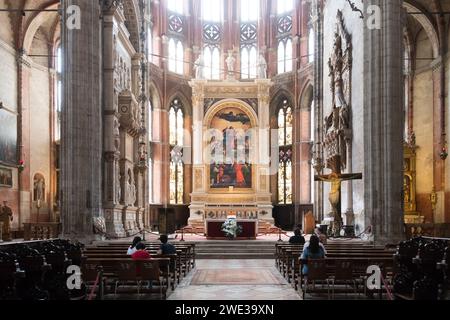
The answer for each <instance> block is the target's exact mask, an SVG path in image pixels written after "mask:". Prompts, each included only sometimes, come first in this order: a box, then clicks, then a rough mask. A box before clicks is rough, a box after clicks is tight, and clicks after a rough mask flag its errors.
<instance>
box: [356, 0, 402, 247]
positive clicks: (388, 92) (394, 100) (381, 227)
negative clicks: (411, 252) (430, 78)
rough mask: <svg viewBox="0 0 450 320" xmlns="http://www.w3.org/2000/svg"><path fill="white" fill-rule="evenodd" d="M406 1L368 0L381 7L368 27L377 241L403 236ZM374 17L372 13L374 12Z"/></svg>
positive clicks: (370, 169)
mask: <svg viewBox="0 0 450 320" xmlns="http://www.w3.org/2000/svg"><path fill="white" fill-rule="evenodd" d="M402 4H403V1H402V0H390V1H384V0H369V1H365V2H364V12H367V7H368V6H370V5H376V6H378V7H379V8H380V9H381V15H380V18H381V22H380V26H381V28H380V29H374V28H369V27H368V26H367V24H368V23H369V22H368V21H367V17H366V21H365V23H366V26H365V28H364V55H365V61H364V70H363V72H364V101H365V106H364V162H365V167H364V177H363V180H364V190H365V196H364V207H365V223H366V226H372V234H373V236H374V239H373V240H374V241H375V243H379V244H382V243H397V242H398V241H399V240H401V239H403V238H404V230H403V229H404V225H403V211H402V193H403V177H402V176H403V126H402V125H399V124H402V123H403V121H404V119H403V118H404V113H403V92H404V90H403V26H404V21H405V16H404V14H403V6H402ZM372 18H373V17H372Z"/></svg>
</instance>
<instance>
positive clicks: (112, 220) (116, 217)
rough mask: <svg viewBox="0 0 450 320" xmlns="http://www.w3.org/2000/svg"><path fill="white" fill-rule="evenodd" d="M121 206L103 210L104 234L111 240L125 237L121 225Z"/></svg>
mask: <svg viewBox="0 0 450 320" xmlns="http://www.w3.org/2000/svg"><path fill="white" fill-rule="evenodd" d="M122 215H123V206H117V207H114V208H106V209H105V223H106V233H107V235H108V236H109V237H111V238H123V237H126V235H127V234H126V232H125V229H124V227H123V226H124V224H123V218H122Z"/></svg>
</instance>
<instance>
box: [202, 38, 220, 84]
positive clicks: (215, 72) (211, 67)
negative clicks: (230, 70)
mask: <svg viewBox="0 0 450 320" xmlns="http://www.w3.org/2000/svg"><path fill="white" fill-rule="evenodd" d="M203 60H204V62H205V68H204V70H203V72H204V77H205V78H206V79H214V80H218V79H219V78H220V52H219V48H218V47H217V46H215V45H205V48H204V51H203Z"/></svg>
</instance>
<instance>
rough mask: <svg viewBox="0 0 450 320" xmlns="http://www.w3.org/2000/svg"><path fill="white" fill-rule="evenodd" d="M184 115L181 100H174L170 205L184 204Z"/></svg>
mask: <svg viewBox="0 0 450 320" xmlns="http://www.w3.org/2000/svg"><path fill="white" fill-rule="evenodd" d="M183 140H184V114H183V105H182V104H181V101H180V100H179V99H174V100H173V101H172V103H171V104H170V108H169V143H170V183H169V184H170V188H169V189H170V203H171V204H182V203H183V195H184V191H183V188H184V178H183V176H184V166H183Z"/></svg>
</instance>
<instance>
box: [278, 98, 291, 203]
mask: <svg viewBox="0 0 450 320" xmlns="http://www.w3.org/2000/svg"><path fill="white" fill-rule="evenodd" d="M292 128H293V116H292V107H291V106H290V104H289V101H288V100H287V99H284V100H283V101H282V105H281V106H280V108H279V110H278V145H279V154H278V156H279V169H278V202H279V203H280V204H290V203H292V140H293V139H292V134H293V130H292Z"/></svg>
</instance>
